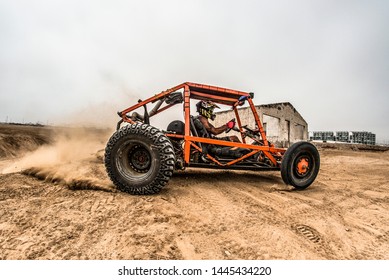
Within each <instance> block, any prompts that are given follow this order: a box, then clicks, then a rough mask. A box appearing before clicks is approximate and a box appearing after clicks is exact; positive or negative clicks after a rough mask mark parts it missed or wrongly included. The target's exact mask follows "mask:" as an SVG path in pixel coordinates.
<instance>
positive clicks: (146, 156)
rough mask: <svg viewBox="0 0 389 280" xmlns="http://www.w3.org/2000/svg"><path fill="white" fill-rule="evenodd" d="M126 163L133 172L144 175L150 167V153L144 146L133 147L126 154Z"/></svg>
mask: <svg viewBox="0 0 389 280" xmlns="http://www.w3.org/2000/svg"><path fill="white" fill-rule="evenodd" d="M128 162H129V164H130V165H131V167H132V168H133V169H134V170H135V171H137V172H139V173H146V172H147V171H148V170H149V169H150V165H151V155H150V152H149V151H148V150H147V149H145V147H144V146H141V145H135V146H133V147H132V148H131V149H130V151H129V153H128Z"/></svg>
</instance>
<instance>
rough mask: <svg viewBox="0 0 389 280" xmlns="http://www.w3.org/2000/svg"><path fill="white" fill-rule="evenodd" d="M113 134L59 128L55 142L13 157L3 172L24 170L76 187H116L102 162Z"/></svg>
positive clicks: (90, 129) (29, 173)
mask: <svg viewBox="0 0 389 280" xmlns="http://www.w3.org/2000/svg"><path fill="white" fill-rule="evenodd" d="M110 133H111V131H110V130H108V129H97V128H62V129H59V128H56V131H55V132H54V133H53V134H54V135H53V136H52V137H53V140H52V141H51V142H52V143H51V144H47V145H43V146H40V147H39V148H38V149H36V150H35V151H33V152H28V153H26V154H25V155H24V156H22V157H21V158H19V159H14V160H12V162H11V163H10V164H8V166H7V167H5V168H3V169H2V170H1V173H2V174H7V173H15V172H22V173H24V174H28V175H31V176H34V177H37V178H39V179H41V180H45V181H48V182H53V183H61V184H65V185H67V186H69V187H70V188H75V189H83V188H88V189H90V188H99V189H103V190H111V189H112V190H113V187H112V184H111V183H110V181H109V179H108V178H107V176H106V173H105V171H104V167H103V164H101V163H102V162H103V156H104V147H105V144H106V141H107V139H108V138H109V135H110Z"/></svg>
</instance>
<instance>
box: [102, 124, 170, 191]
mask: <svg viewBox="0 0 389 280" xmlns="http://www.w3.org/2000/svg"><path fill="white" fill-rule="evenodd" d="M174 165H175V154H174V150H173V146H172V144H171V142H170V140H169V139H168V138H167V137H166V136H165V135H164V134H163V133H162V132H161V131H159V130H158V129H156V128H155V127H152V126H150V125H148V124H132V125H128V126H125V127H123V128H121V129H120V130H118V131H116V132H115V133H114V134H113V135H112V137H111V138H110V139H109V141H108V144H107V147H106V149H105V167H106V170H107V173H108V176H109V177H110V179H111V180H112V182H113V183H114V184H115V186H116V187H117V188H118V189H119V190H121V191H124V192H127V193H130V194H154V193H157V192H159V191H160V190H161V188H162V187H163V186H165V185H166V183H167V182H168V181H169V179H170V177H171V176H172V175H173V170H174Z"/></svg>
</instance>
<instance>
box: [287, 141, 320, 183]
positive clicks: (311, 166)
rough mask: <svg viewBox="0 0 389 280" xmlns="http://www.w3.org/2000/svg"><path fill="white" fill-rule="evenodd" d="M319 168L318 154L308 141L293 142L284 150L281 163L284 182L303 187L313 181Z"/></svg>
mask: <svg viewBox="0 0 389 280" xmlns="http://www.w3.org/2000/svg"><path fill="white" fill-rule="evenodd" d="M319 168H320V155H319V152H318V151H317V149H316V147H315V146H314V145H313V144H311V143H309V142H297V143H294V144H293V145H292V146H290V147H289V149H287V150H286V152H285V154H284V157H283V159H282V163H281V177H282V179H283V180H284V182H285V184H287V185H292V186H294V187H295V188H297V189H305V188H307V187H309V186H310V185H311V184H312V183H313V181H315V179H316V176H317V174H318V173H319Z"/></svg>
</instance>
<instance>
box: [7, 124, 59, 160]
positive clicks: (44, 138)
mask: <svg viewBox="0 0 389 280" xmlns="http://www.w3.org/2000/svg"><path fill="white" fill-rule="evenodd" d="M52 141H53V139H52V129H51V128H46V127H31V126H20V125H19V126H14V125H0V158H3V159H4V158H14V157H17V156H20V155H23V154H26V153H27V152H30V151H33V150H35V149H37V148H38V147H40V146H42V145H46V144H50V143H52Z"/></svg>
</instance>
